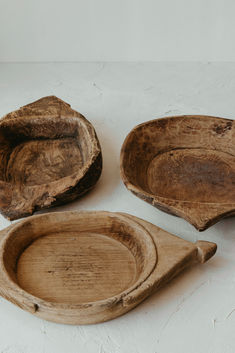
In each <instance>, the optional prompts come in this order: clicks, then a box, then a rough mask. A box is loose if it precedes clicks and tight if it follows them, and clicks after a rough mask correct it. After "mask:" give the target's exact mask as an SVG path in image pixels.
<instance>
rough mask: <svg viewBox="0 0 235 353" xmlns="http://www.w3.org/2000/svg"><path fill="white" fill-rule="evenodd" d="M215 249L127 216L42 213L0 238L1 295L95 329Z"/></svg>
mask: <svg viewBox="0 0 235 353" xmlns="http://www.w3.org/2000/svg"><path fill="white" fill-rule="evenodd" d="M215 251H216V244H214V243H209V242H200V241H199V242H197V243H196V244H192V243H190V242H188V241H185V240H183V239H181V238H178V237H176V236H174V235H172V234H169V233H167V232H165V231H163V230H162V229H160V228H158V227H156V226H154V225H152V224H150V223H148V222H146V221H143V220H141V219H139V218H136V217H134V216H131V215H127V214H122V213H111V212H104V211H98V212H55V213H48V214H42V215H38V216H32V217H29V218H26V219H25V220H22V221H20V222H18V223H16V224H14V225H12V226H10V227H9V228H7V229H5V230H3V231H1V232H0V294H1V295H2V296H3V297H4V298H6V299H8V300H9V301H11V302H13V303H14V304H16V305H18V306H19V307H21V308H22V309H24V310H27V311H29V312H31V313H32V314H34V315H36V316H38V317H40V318H43V319H46V320H50V321H54V322H58V323H65V324H91V323H98V322H102V321H106V320H110V319H113V318H115V317H117V316H120V315H122V314H124V313H126V312H127V311H129V310H131V309H132V308H134V307H135V306H136V305H138V304H139V303H140V302H141V301H143V300H144V299H145V298H146V297H148V296H149V295H150V294H151V293H153V292H155V291H156V290H157V289H158V288H160V287H162V286H163V285H164V284H166V283H167V282H168V281H169V280H170V279H171V278H173V277H174V276H175V275H177V274H178V273H179V272H180V271H182V270H183V269H184V268H185V267H187V266H190V265H192V264H195V263H197V262H202V263H203V262H205V261H207V260H208V259H209V258H210V257H211V256H213V255H214V253H215Z"/></svg>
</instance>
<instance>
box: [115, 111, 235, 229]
mask: <svg viewBox="0 0 235 353" xmlns="http://www.w3.org/2000/svg"><path fill="white" fill-rule="evenodd" d="M234 141H235V132H234V123H233V121H232V120H228V119H222V118H215V117H211V116H191V115H190V116H177V117H170V118H163V119H157V120H152V121H149V122H146V123H143V124H141V125H138V126H137V127H135V128H134V129H133V130H132V131H131V132H130V133H129V135H128V136H127V137H126V140H125V142H124V144H123V146H122V151H121V176H122V179H123V181H124V183H125V185H126V187H127V188H128V189H129V190H130V191H132V192H133V193H134V194H135V195H137V196H138V197H140V198H141V199H143V200H145V201H147V202H149V203H151V204H152V205H153V206H155V207H157V208H159V209H161V210H163V211H165V212H168V213H172V214H174V215H177V216H180V217H182V218H185V219H186V220H187V221H188V222H190V223H191V224H193V225H194V226H195V227H196V229H198V230H199V231H202V230H205V229H206V228H208V227H209V226H211V225H212V224H214V223H216V222H218V221H219V220H220V219H221V218H223V217H227V216H230V215H234V214H235V187H234V186H235V143H234Z"/></svg>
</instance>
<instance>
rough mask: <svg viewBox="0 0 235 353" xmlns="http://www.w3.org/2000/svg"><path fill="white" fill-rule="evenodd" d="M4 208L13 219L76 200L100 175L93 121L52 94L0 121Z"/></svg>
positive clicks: (0, 179)
mask: <svg viewBox="0 0 235 353" xmlns="http://www.w3.org/2000/svg"><path fill="white" fill-rule="evenodd" d="M0 166H1V168H0V211H1V212H2V214H3V215H4V216H6V217H7V218H9V219H11V220H13V219H17V218H20V217H24V216H28V215H30V214H32V213H33V212H34V211H36V210H39V209H42V208H48V207H51V206H53V205H59V204H63V203H65V202H68V201H71V200H74V199H75V198H77V197H79V196H81V195H83V194H84V193H86V192H87V191H88V190H90V189H91V188H92V187H93V186H94V185H95V183H96V182H97V180H98V179H99V177H100V174H101V169H102V156H101V148H100V145H99V141H98V139H97V136H96V133H95V130H94V128H93V127H92V125H91V124H90V123H89V122H88V121H87V120H86V119H85V118H84V117H83V116H82V115H81V114H80V113H78V112H76V111H75V110H73V109H71V107H70V105H69V104H67V103H65V102H64V101H62V100H61V99H58V98H57V97H54V96H50V97H45V98H42V99H40V100H38V101H36V102H34V103H31V104H28V105H26V106H24V107H22V108H20V109H19V110H16V111H15V112H12V113H9V114H7V115H6V116H5V117H4V118H3V119H1V120H0Z"/></svg>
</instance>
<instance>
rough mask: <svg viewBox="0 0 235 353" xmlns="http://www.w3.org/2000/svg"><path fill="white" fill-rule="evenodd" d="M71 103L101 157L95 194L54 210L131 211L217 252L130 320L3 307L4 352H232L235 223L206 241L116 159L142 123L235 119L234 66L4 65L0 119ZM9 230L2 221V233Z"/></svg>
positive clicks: (225, 223)
mask: <svg viewBox="0 0 235 353" xmlns="http://www.w3.org/2000/svg"><path fill="white" fill-rule="evenodd" d="M52 94H53V95H56V96H58V97H59V98H61V99H63V100H65V101H66V102H68V103H70V104H71V106H72V108H74V109H75V110H78V111H80V112H81V113H82V114H83V115H85V116H86V117H87V119H88V120H90V121H91V122H92V124H93V125H94V127H95V129H96V132H97V134H98V137H99V140H100V143H101V147H102V151H103V159H104V166H103V173H102V177H101V179H100V181H99V182H98V184H97V185H96V187H95V189H94V190H93V191H92V192H91V193H89V195H86V196H84V197H83V198H82V199H80V200H77V201H75V202H72V203H70V204H68V205H66V206H63V207H58V208H57V210H60V211H63V210H109V211H124V212H128V213H131V214H133V215H136V216H138V217H141V218H143V219H146V220H148V221H150V222H152V223H154V224H156V225H158V226H160V227H162V228H163V229H165V230H167V231H169V232H172V233H174V234H177V235H179V236H181V237H182V238H184V239H186V240H190V241H192V242H195V241H196V240H198V239H202V240H210V241H213V242H216V243H217V244H218V251H217V254H216V255H215V257H214V258H213V259H211V260H210V261H209V262H208V263H206V264H204V265H197V266H195V267H193V268H191V269H189V270H187V271H185V272H184V273H183V274H181V275H180V276H178V277H177V278H175V279H174V280H173V281H172V282H171V283H169V284H168V285H167V286H166V287H165V288H163V289H162V290H160V291H159V292H158V293H156V294H155V295H153V296H152V297H150V298H148V299H147V300H146V301H145V302H144V303H142V304H141V305H139V306H138V307H137V308H136V309H134V310H132V311H131V312H129V313H127V314H126V315H124V316H122V317H120V318H117V319H115V320H112V321H109V322H106V323H102V324H97V325H90V326H67V325H59V324H54V323H50V322H46V321H43V320H41V319H38V318H37V317H34V316H33V315H31V314H29V313H27V312H25V311H23V310H21V309H19V308H18V307H16V306H14V305H13V304H11V303H9V302H7V301H6V300H4V299H0V352H1V353H39V352H40V353H64V352H69V353H83V352H84V353H121V352H122V353H143V352H145V353H184V352H187V353H234V352H235V335H234V333H235V218H230V219H226V220H222V221H221V222H219V223H218V224H216V225H214V226H213V227H211V228H210V229H209V230H207V231H205V232H202V233H199V232H197V231H196V230H195V229H194V228H193V227H192V226H191V225H190V224H189V223H187V222H186V221H184V220H183V219H180V218H177V217H174V216H171V215H168V214H166V213H163V212H161V211H159V210H157V209H155V208H153V207H152V206H151V205H149V204H147V203H146V202H144V201H142V200H140V199H138V198H137V197H135V196H134V195H132V194H131V193H130V192H129V191H127V190H126V188H125V187H124V185H123V183H122V181H121V179H120V175H119V153H120V148H121V145H122V142H123V140H124V138H125V136H126V135H127V133H128V132H129V131H130V130H131V129H132V128H133V127H134V126H135V125H137V124H139V123H141V122H144V121H147V120H150V119H153V118H160V117H164V116H171V115H180V114H207V115H214V116H221V117H228V118H232V119H233V118H234V117H235V63H234V64H233V63H205V64H199V63H126V64H125V63H122V64H119V63H105V64H104V63H80V64H78V63H63V64H62V63H61V64H60V63H57V64H53V63H44V64H20V63H19V64H0V116H3V115H4V114H6V113H8V112H10V111H12V110H15V109H17V108H18V107H20V106H22V105H25V104H27V103H30V102H33V101H34V100H36V99H39V98H41V97H43V96H47V95H52ZM9 224H10V222H8V221H7V220H5V219H4V218H3V217H2V216H0V227H1V228H4V227H6V226H7V225H9Z"/></svg>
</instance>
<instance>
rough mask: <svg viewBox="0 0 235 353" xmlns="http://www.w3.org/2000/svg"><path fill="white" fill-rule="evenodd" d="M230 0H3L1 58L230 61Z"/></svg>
mask: <svg viewBox="0 0 235 353" xmlns="http://www.w3.org/2000/svg"><path fill="white" fill-rule="evenodd" d="M234 14H235V1H233V0H177V1H176V0H66V1H65V0H40V1H39V0H37V1H36V0H0V61H142V60H144V61H165V60H167V61H168V60H172V61H174V60H176V61H187V60H193V61H201V60H203V61H233V60H235V44H234V35H235V21H234Z"/></svg>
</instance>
